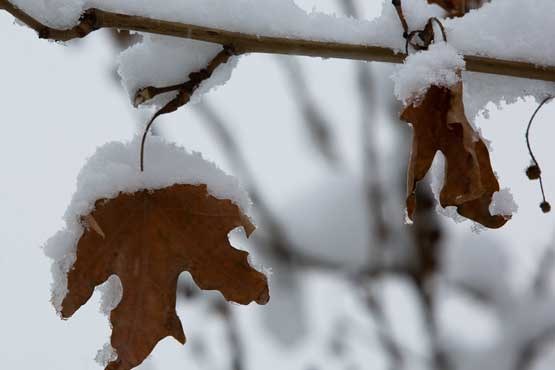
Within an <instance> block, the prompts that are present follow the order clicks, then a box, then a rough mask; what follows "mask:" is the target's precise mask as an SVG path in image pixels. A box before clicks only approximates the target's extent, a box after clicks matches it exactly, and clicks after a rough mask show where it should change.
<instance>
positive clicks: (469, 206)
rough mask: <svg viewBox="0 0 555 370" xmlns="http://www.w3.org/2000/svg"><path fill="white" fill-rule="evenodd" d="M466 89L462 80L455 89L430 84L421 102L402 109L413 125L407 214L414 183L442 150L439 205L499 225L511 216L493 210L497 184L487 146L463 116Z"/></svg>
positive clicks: (411, 209) (412, 207)
mask: <svg viewBox="0 0 555 370" xmlns="http://www.w3.org/2000/svg"><path fill="white" fill-rule="evenodd" d="M462 89H463V86H462V82H459V83H458V84H456V85H455V86H453V87H451V88H445V87H438V86H432V87H430V89H429V90H428V91H427V93H426V95H425V97H424V98H423V99H422V101H421V102H420V103H419V104H417V105H415V104H413V105H409V106H408V107H406V108H405V110H404V111H403V112H402V114H401V118H402V119H403V120H404V121H406V122H410V123H412V126H413V129H414V136H413V142H412V152H411V157H410V163H409V169H408V175H407V177H408V178H407V193H408V196H407V213H408V216H409V218H411V219H412V218H413V215H414V211H415V209H416V197H415V191H416V185H417V183H418V182H419V181H420V180H422V179H423V178H424V176H425V175H426V173H427V172H428V170H429V169H430V166H431V165H432V162H433V160H434V157H435V155H436V153H437V151H438V150H439V151H441V152H442V153H443V155H444V156H445V159H446V161H445V178H444V184H443V188H442V189H441V194H440V204H441V206H442V207H448V206H455V207H457V211H458V213H459V214H461V215H462V216H464V217H466V218H469V219H471V220H474V221H476V222H478V223H480V224H482V225H484V226H486V227H489V228H499V227H501V226H503V225H504V224H505V223H506V222H507V220H508V219H509V218H510V217H508V216H498V215H496V216H493V215H491V214H490V212H489V205H490V203H491V200H492V196H493V194H494V193H495V192H497V191H499V183H498V182H497V178H496V177H495V174H494V173H493V169H492V167H491V163H490V158H489V152H488V149H487V147H486V145H485V144H484V142H483V141H482V139H481V138H480V136H479V135H478V134H477V133H476V132H475V131H474V130H473V129H472V126H471V125H470V123H469V122H468V120H467V118H466V116H465V113H464V105H463V90H462Z"/></svg>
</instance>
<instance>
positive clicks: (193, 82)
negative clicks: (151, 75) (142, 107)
mask: <svg viewBox="0 0 555 370" xmlns="http://www.w3.org/2000/svg"><path fill="white" fill-rule="evenodd" d="M235 54H236V53H235V51H234V50H233V48H231V47H224V48H223V50H222V51H220V52H219V53H218V54H216V56H215V57H214V58H213V59H212V60H211V61H210V62H209V63H208V65H207V66H206V68H203V69H201V70H200V71H198V72H193V73H191V74H189V79H188V80H187V82H184V83H182V84H179V85H173V86H170V87H166V88H156V87H153V86H149V87H145V88H143V89H141V90H139V91H138V92H137V94H136V95H135V102H137V101H138V100H139V97H141V99H143V100H142V101H141V102H145V101H148V100H150V99H152V98H153V97H155V96H157V95H159V94H161V93H162V92H170V91H176V90H177V91H178V93H177V96H176V97H175V98H173V99H172V100H170V101H169V102H168V103H167V104H166V105H164V106H163V107H162V108H161V109H159V110H158V111H157V112H156V113H154V115H153V116H152V118H151V119H150V121H149V122H148V124H147V125H146V127H145V130H144V132H143V137H142V139H141V155H140V165H141V172H143V171H144V152H145V142H146V138H147V135H148V133H149V131H150V128H151V126H152V125H153V123H154V121H155V120H156V118H158V117H160V116H161V115H163V114H166V113H171V112H175V111H176V110H178V109H179V108H180V107H182V106H183V105H185V104H187V103H188V102H189V101H190V100H191V96H193V94H194V93H195V91H196V90H197V89H198V87H199V86H200V84H201V83H202V82H203V81H206V80H207V79H209V78H210V77H211V76H212V73H214V71H215V70H216V68H218V67H219V66H221V65H222V64H225V63H227V62H228V61H229V59H230V58H231V56H233V55H235Z"/></svg>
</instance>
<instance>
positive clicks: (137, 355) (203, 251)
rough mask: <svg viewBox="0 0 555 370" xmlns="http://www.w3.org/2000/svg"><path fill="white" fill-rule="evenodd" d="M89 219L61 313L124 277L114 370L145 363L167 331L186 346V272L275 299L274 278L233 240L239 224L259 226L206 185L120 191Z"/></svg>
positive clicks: (238, 294)
mask: <svg viewBox="0 0 555 370" xmlns="http://www.w3.org/2000/svg"><path fill="white" fill-rule="evenodd" d="M85 219H86V220H88V222H87V223H88V224H89V225H90V226H89V228H87V229H86V230H85V232H84V234H83V235H82V237H81V238H80V240H79V243H78V246H77V259H76V261H75V264H74V266H73V269H72V270H71V271H70V272H69V273H68V290H69V292H68V294H67V295H66V297H65V299H64V300H63V302H62V311H61V313H62V316H63V317H64V318H68V317H70V316H71V315H73V313H74V312H75V311H76V310H77V309H78V308H79V307H81V306H82V305H83V304H85V303H86V302H87V301H88V300H89V298H90V297H91V295H92V293H93V291H94V288H95V286H97V285H100V284H102V283H103V282H104V281H106V280H107V279H108V278H109V277H110V276H111V275H112V274H115V275H117V276H118V277H119V278H120V280H121V282H122V286H123V297H122V300H121V302H120V303H119V305H118V306H117V307H116V308H115V309H114V310H113V311H112V312H111V314H110V321H111V324H112V328H113V329H112V337H111V345H112V347H114V349H115V350H116V351H117V355H118V358H117V360H115V361H113V362H110V363H109V364H108V366H107V367H106V369H107V370H128V369H131V368H133V367H135V366H137V365H139V364H140V363H141V362H143V360H144V359H145V358H146V357H147V356H148V355H149V354H150V352H151V351H152V349H153V348H154V346H155V345H156V343H157V342H158V341H160V340H161V339H163V338H165V337H167V336H173V337H174V338H175V339H177V340H178V341H179V342H181V343H185V335H184V333H183V328H182V326H181V322H180V320H179V318H178V316H177V314H176V312H175V303H176V287H177V279H178V276H179V274H180V273H181V272H182V271H188V272H189V273H190V274H191V275H192V277H193V279H194V280H195V282H196V283H197V285H198V286H199V287H201V288H202V289H214V290H219V291H220V292H221V293H222V294H223V295H224V297H225V298H226V299H227V300H230V301H234V302H237V303H241V304H248V303H250V302H252V301H256V302H257V303H260V304H265V303H266V302H267V301H268V299H269V293H268V285H267V279H266V277H265V276H264V275H263V274H262V273H260V272H258V271H256V270H255V269H253V268H252V267H251V266H250V265H249V263H248V260H247V257H248V253H247V252H244V251H240V250H237V249H234V248H233V247H231V245H230V244H229V241H228V233H229V232H230V231H231V230H233V229H234V228H236V227H243V228H244V229H245V230H246V232H247V234H249V235H250V233H251V232H252V231H253V230H254V227H253V225H252V224H251V223H250V222H249V220H248V218H247V217H245V216H244V215H243V214H242V213H241V211H240V209H239V208H238V207H237V206H236V205H235V204H234V203H232V202H231V201H229V200H221V199H217V198H214V197H213V196H211V195H209V194H208V192H207V189H206V186H205V185H199V186H194V185H174V186H171V187H169V188H165V189H162V190H155V191H146V190H145V191H140V192H136V193H134V194H120V195H119V196H118V197H117V198H115V199H110V200H99V201H97V202H96V207H95V210H94V211H93V212H92V213H91V214H90V215H89V217H86V218H85Z"/></svg>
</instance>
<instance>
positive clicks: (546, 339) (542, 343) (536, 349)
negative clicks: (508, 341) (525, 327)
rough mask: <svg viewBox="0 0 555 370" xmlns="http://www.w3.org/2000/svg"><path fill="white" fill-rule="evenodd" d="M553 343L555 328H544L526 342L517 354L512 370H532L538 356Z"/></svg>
mask: <svg viewBox="0 0 555 370" xmlns="http://www.w3.org/2000/svg"><path fill="white" fill-rule="evenodd" d="M553 341H555V326H550V327H548V328H546V329H545V330H544V331H542V332H541V333H540V334H539V335H537V336H536V337H534V338H532V339H531V340H529V341H528V342H526V343H525V345H524V346H523V347H522V348H521V350H520V352H519V353H518V354H517V357H516V362H515V366H514V370H532V369H533V368H534V365H535V361H536V360H537V359H538V357H539V355H540V354H541V353H542V351H543V350H544V349H545V348H546V346H547V345H548V344H549V343H552V342H553Z"/></svg>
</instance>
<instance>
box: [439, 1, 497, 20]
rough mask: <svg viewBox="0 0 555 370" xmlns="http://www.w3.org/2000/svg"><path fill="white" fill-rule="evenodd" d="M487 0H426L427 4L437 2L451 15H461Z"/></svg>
mask: <svg viewBox="0 0 555 370" xmlns="http://www.w3.org/2000/svg"><path fill="white" fill-rule="evenodd" d="M487 1H488V0H428V3H429V4H437V5H439V6H441V7H442V8H443V9H445V10H446V11H447V12H448V13H449V15H450V16H452V17H462V16H463V15H465V14H466V13H468V11H470V10H471V9H476V8H479V7H481V6H482V5H483V4H484V3H486V2H487Z"/></svg>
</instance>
